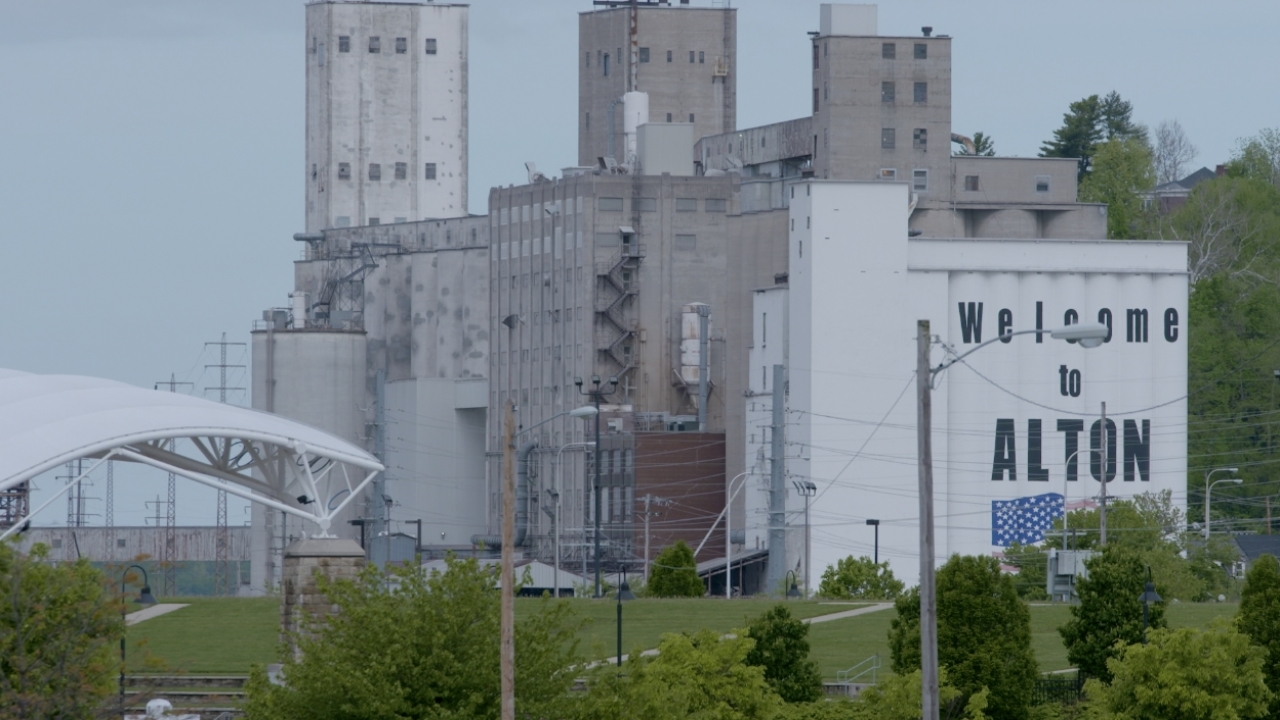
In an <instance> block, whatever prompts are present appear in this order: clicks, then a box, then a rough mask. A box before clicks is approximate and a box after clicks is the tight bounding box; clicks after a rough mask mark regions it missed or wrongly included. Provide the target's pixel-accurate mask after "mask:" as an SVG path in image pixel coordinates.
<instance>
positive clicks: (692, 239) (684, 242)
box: [675, 235, 698, 251]
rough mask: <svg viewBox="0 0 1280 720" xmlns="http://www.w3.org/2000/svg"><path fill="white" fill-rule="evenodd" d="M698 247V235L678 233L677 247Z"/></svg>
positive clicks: (681, 248) (691, 248)
mask: <svg viewBox="0 0 1280 720" xmlns="http://www.w3.org/2000/svg"><path fill="white" fill-rule="evenodd" d="M697 247H698V236H697V235H676V242H675V249H676V250H685V251H693V250H694V249H696V248H697Z"/></svg>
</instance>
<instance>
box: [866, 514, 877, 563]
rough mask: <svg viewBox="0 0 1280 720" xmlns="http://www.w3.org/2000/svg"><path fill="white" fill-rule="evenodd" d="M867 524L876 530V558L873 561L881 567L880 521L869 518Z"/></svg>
mask: <svg viewBox="0 0 1280 720" xmlns="http://www.w3.org/2000/svg"><path fill="white" fill-rule="evenodd" d="M867 524H868V525H870V526H872V527H874V528H875V529H876V544H875V546H874V547H875V557H874V558H873V560H874V562H875V564H877V565H879V564H880V521H879V520H875V519H871V518H868V519H867Z"/></svg>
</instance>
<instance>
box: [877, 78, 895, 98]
mask: <svg viewBox="0 0 1280 720" xmlns="http://www.w3.org/2000/svg"><path fill="white" fill-rule="evenodd" d="M897 99H898V86H897V85H895V84H894V82H893V81H892V80H886V81H884V82H882V83H880V102H882V103H892V102H896V101H897Z"/></svg>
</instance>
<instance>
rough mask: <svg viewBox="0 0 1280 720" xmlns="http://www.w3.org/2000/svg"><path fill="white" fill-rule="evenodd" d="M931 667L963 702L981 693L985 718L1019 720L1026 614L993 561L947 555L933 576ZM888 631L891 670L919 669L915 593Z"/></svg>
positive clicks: (1027, 691) (1026, 664) (1032, 671)
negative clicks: (943, 672) (939, 669)
mask: <svg viewBox="0 0 1280 720" xmlns="http://www.w3.org/2000/svg"><path fill="white" fill-rule="evenodd" d="M937 591H938V664H939V665H941V666H944V667H946V668H947V672H948V676H949V677H950V682H951V684H953V685H955V687H956V688H957V689H958V690H959V691H960V692H961V694H962V696H963V697H964V698H965V702H966V703H967V702H968V700H969V699H971V698H972V697H973V696H974V695H975V694H977V693H979V692H981V691H983V690H984V689H986V690H988V691H989V693H990V694H989V696H988V703H989V704H988V706H987V709H986V713H987V714H988V715H990V716H991V717H992V718H995V720H1024V719H1025V718H1026V717H1027V712H1028V708H1030V706H1031V696H1032V692H1033V691H1034V689H1035V682H1036V679H1037V678H1038V677H1039V673H1038V671H1037V669H1036V659H1035V655H1034V654H1033V653H1032V652H1031V612H1030V610H1029V609H1028V608H1027V606H1026V603H1024V602H1023V601H1022V600H1021V599H1020V598H1019V597H1018V591H1017V589H1016V588H1015V587H1014V585H1013V579H1012V578H1010V577H1009V576H1008V575H1006V574H1004V573H1003V572H1001V570H1000V563H999V561H997V560H996V559H995V558H991V557H979V556H972V555H953V556H951V559H950V560H948V561H947V563H946V564H945V565H943V566H942V567H941V568H939V570H938V575H937ZM896 606H897V610H898V617H897V618H895V619H894V620H893V621H892V622H891V625H890V630H889V646H890V652H891V654H892V656H893V671H894V672H895V673H898V674H899V675H904V674H907V673H909V672H911V671H913V670H916V669H917V668H919V667H920V593H919V588H913V589H912V590H911V592H910V593H908V594H906V595H904V596H903V597H901V598H899V599H898V601H897V603H896Z"/></svg>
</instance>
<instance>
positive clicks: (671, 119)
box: [583, 112, 694, 130]
mask: <svg viewBox="0 0 1280 720" xmlns="http://www.w3.org/2000/svg"><path fill="white" fill-rule="evenodd" d="M693 118H694V114H693V113H689V122H693ZM667 122H675V113H667ZM583 124H584V125H585V126H586V129H587V130H590V129H591V113H590V112H588V113H586V114H585V116H584V118H583Z"/></svg>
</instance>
